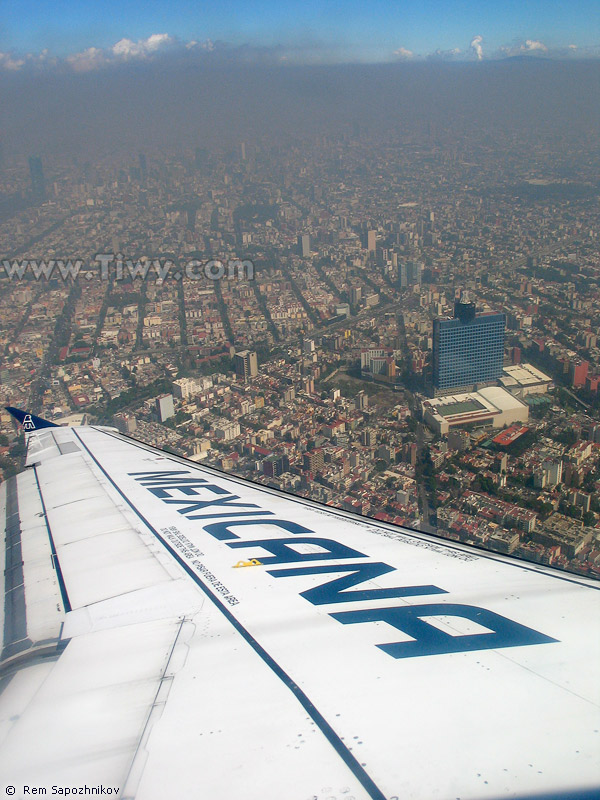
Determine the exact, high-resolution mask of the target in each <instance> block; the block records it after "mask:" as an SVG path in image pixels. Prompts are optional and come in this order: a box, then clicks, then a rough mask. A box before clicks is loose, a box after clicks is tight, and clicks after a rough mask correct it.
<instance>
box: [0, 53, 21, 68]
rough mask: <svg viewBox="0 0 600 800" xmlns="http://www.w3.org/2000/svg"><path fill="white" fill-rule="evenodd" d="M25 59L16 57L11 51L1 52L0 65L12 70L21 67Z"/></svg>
mask: <svg viewBox="0 0 600 800" xmlns="http://www.w3.org/2000/svg"><path fill="white" fill-rule="evenodd" d="M24 63H25V60H24V59H22V58H14V57H13V56H11V54H10V53H0V67H1V68H2V69H8V70H11V71H14V70H17V69H21V67H22V66H23V64H24Z"/></svg>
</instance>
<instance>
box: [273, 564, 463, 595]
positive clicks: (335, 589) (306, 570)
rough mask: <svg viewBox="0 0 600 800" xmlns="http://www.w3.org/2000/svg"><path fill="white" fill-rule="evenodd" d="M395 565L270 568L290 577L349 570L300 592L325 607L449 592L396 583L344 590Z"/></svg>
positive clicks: (392, 568) (385, 571) (285, 576)
mask: <svg viewBox="0 0 600 800" xmlns="http://www.w3.org/2000/svg"><path fill="white" fill-rule="evenodd" d="M394 571H395V568H394V567H390V565H389V564H383V563H382V562H380V561H379V562H373V563H367V564H333V565H332V566H328V565H322V564H320V565H318V566H312V567H300V568H296V569H294V568H292V569H272V570H268V573H269V575H273V576H274V577H275V578H291V577H293V576H294V575H320V574H323V573H327V572H350V573H351V574H350V575H345V576H344V577H342V578H336V579H335V580H333V581H329V582H328V583H323V584H321V585H320V586H315V587H314V588H313V589H307V590H306V591H305V592H300V596H301V597H304V598H305V599H306V600H308V601H309V603H312V604H313V605H315V606H322V605H325V604H326V603H349V602H350V601H351V600H356V601H360V600H378V599H380V598H384V597H413V596H414V595H420V594H447V592H446V591H444V589H439V588H438V587H437V586H395V587H393V588H389V589H361V590H358V591H354V592H348V591H344V590H346V589H348V588H349V587H350V586H356V585H357V584H359V583H364V581H369V580H373V579H374V578H378V577H379V576H380V575H385V574H386V573H387V572H394Z"/></svg>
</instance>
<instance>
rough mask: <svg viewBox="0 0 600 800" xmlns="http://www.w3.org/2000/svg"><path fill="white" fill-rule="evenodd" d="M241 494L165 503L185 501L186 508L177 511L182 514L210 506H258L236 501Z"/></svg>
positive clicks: (175, 501)
mask: <svg viewBox="0 0 600 800" xmlns="http://www.w3.org/2000/svg"><path fill="white" fill-rule="evenodd" d="M239 499H240V498H239V496H238V495H237V494H230V495H227V497H219V498H213V499H212V500H196V501H195V502H193V503H191V505H190V502H191V501H190V500H164V501H163V502H164V503H168V504H170V505H181V504H183V503H187V504H188V505H186V507H185V508H178V509H177V511H178V512H179V513H180V514H191V513H192V512H193V511H202V509H203V508H209V507H210V506H227V508H258V506H257V505H256V503H234V502H233V501H234V500H239ZM188 519H196V517H193V516H190V517H188Z"/></svg>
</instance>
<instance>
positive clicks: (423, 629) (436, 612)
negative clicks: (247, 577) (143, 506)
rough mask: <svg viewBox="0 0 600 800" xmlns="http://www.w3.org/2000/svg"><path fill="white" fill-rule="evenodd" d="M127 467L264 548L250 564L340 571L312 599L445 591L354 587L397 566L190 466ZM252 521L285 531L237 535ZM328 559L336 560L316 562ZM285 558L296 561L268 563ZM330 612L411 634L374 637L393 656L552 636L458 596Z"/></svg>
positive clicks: (235, 541)
mask: <svg viewBox="0 0 600 800" xmlns="http://www.w3.org/2000/svg"><path fill="white" fill-rule="evenodd" d="M129 475H130V476H131V477H133V478H134V479H135V480H136V481H138V482H139V483H140V484H141V485H142V486H144V487H145V488H146V489H147V490H148V491H149V492H151V493H152V494H153V495H154V496H155V497H157V498H159V499H160V500H162V502H163V503H165V504H167V505H169V506H171V507H174V508H176V510H177V512H178V513H179V514H181V515H182V516H184V517H185V519H188V520H198V521H202V523H203V524H202V528H203V530H204V531H205V532H206V533H208V534H209V535H210V536H213V537H214V538H215V539H218V540H219V541H222V542H224V543H225V545H226V546H227V547H230V548H232V549H234V550H241V549H246V548H257V547H259V548H261V549H262V550H264V551H266V552H267V553H269V555H258V556H256V557H249V556H247V554H245V553H244V554H243V555H244V556H245V557H246V558H248V559H249V561H254V562H259V563H257V564H253V565H254V566H257V567H258V566H263V565H264V566H267V567H268V568H267V570H266V571H267V572H268V574H269V575H271V576H273V577H274V578H290V577H296V576H298V575H323V576H326V575H328V574H330V573H336V574H337V575H339V573H345V574H343V575H342V576H341V577H335V578H333V580H326V581H325V582H324V583H321V584H319V585H318V586H314V587H312V588H310V589H307V590H306V591H303V592H300V596H301V597H303V598H304V599H305V600H307V601H308V602H309V603H312V605H315V606H321V605H337V606H339V605H340V604H342V603H354V604H356V603H360V602H363V601H366V600H379V599H381V600H383V599H390V598H395V597H419V596H423V595H427V596H430V595H441V594H448V592H447V591H446V590H445V589H441V588H440V587H438V586H434V585H431V584H425V585H417V586H395V587H390V588H378V589H365V588H362V589H361V588H354V587H360V586H361V584H364V583H365V582H366V581H372V580H374V579H376V578H379V577H380V576H382V575H386V574H387V573H389V572H395V571H396V568H395V567H392V566H390V565H389V564H384V563H383V562H381V561H372V560H370V559H369V556H368V555H365V554H364V553H361V552H359V551H358V550H354V549H353V548H351V547H348V546H347V545H345V544H342V543H341V542H338V541H336V540H335V539H324V538H321V537H319V536H315V535H314V534H315V531H313V530H311V529H310V528H306V527H305V526H304V525H300V524H299V523H297V522H293V521H292V520H287V519H280V518H278V517H276V516H275V515H274V514H273V512H272V511H267V510H266V509H261V508H260V506H258V505H257V504H256V503H249V502H244V501H242V500H241V498H240V497H239V496H238V495H235V494H232V493H231V492H229V491H228V490H227V489H224V488H223V487H222V486H219V485H217V484H214V483H211V481H210V480H209V479H206V478H200V477H197V476H195V475H194V474H193V473H192V472H190V471H189V470H173V471H151V472H130V473H129ZM207 493H208V495H207ZM257 524H260V525H271V526H273V528H274V529H275V530H274V531H273V533H274V534H276V533H278V532H279V531H284V532H285V533H286V534H287V535H285V536H279V537H278V538H270V539H251V540H245V539H241V538H240V535H239V534H241V533H243V530H241V531H240V528H241V529H243V528H244V526H246V525H257ZM234 529H235V532H234ZM277 529H278V530H277ZM289 534H292V535H291V536H290V535H289ZM300 543H303V544H311V545H316V546H317V547H318V548H319V551H315V552H305V553H300V552H298V550H296V549H295V546H296V545H298V544H300ZM240 555H242V553H240ZM347 559H364V560H363V561H362V562H361V563H355V562H352V563H349V562H348V560H347ZM331 560H334V561H335V562H336V563H333V564H320V563H318V562H320V561H331ZM315 562H317V563H315ZM238 563H239V564H241V563H242V562H238ZM283 564H286V565H288V564H293V565H294V566H292V567H289V566H285V567H279V566H277V568H276V569H273V568H272V567H274V566H275V565H283ZM329 616H331V617H332V618H333V619H335V620H337V621H338V622H340V623H342V624H343V625H353V624H357V623H363V622H386V623H388V625H390V626H391V627H393V628H396V630H398V631H401V632H402V633H403V634H404V635H408V636H410V637H411V639H412V641H400V642H391V643H389V644H379V645H377V647H378V648H379V649H380V650H383V652H384V653H387V654H388V655H390V656H392V658H410V657H415V656H432V655H442V654H446V653H460V652H466V651H471V650H488V649H496V648H501V647H520V646H523V645H534V644H548V643H551V642H556V641H557V640H556V639H553V638H551V637H550V636H546V635H545V634H543V633H540V632H538V631H536V630H534V629H533V628H528V627H526V626H525V625H521V624H520V623H518V622H514V621H512V620H510V619H508V618H507V617H503V616H501V615H500V614H496V613H495V612H493V611H489V610H487V609H485V608H479V607H478V606H471V605H462V604H458V603H439V602H427V603H420V604H418V605H401V606H391V607H390V606H383V607H381V608H359V609H356V608H353V609H352V610H341V611H334V612H331V613H330V614H329ZM440 616H443V617H460V618H462V619H464V620H468V621H471V622H474V623H477V624H478V625H480V626H483V627H485V628H487V629H488V630H487V631H486V632H485V633H473V634H466V635H461V636H452V635H450V634H448V633H445V632H444V631H442V630H440V629H439V628H437V627H435V626H434V625H432V624H430V623H428V622H427V621H426V620H427V618H428V617H440Z"/></svg>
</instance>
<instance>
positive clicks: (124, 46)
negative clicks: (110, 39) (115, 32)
mask: <svg viewBox="0 0 600 800" xmlns="http://www.w3.org/2000/svg"><path fill="white" fill-rule="evenodd" d="M174 41H175V40H174V39H173V37H172V36H169V34H168V33H153V34H152V35H151V36H148V38H147V39H138V40H137V42H134V41H133V40H132V39H121V40H119V41H118V42H117V43H116V44H115V45H113V47H112V53H113V55H114V56H116V57H117V58H124V59H128V58H144V57H145V56H147V55H149V54H150V53H154V52H156V51H157V50H159V49H160V48H161V47H165V46H168V45H170V44H173V43H174Z"/></svg>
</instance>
